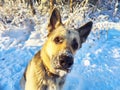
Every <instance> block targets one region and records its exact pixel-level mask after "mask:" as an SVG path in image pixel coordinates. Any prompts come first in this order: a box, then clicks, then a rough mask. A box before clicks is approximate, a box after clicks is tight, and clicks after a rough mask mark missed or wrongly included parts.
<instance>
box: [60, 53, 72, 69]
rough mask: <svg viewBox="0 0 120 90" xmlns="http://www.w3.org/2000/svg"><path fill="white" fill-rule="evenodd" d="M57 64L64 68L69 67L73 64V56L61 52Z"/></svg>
mask: <svg viewBox="0 0 120 90" xmlns="http://www.w3.org/2000/svg"><path fill="white" fill-rule="evenodd" d="M59 64H60V66H61V67H62V68H64V69H67V68H70V67H71V66H72V65H73V57H72V56H71V55H70V56H67V55H64V54H63V55H61V56H60V59H59Z"/></svg>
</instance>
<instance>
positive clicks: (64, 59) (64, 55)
mask: <svg viewBox="0 0 120 90" xmlns="http://www.w3.org/2000/svg"><path fill="white" fill-rule="evenodd" d="M73 61H74V60H73V55H72V53H71V52H70V51H69V50H65V51H61V52H60V53H59V54H58V55H57V56H56V57H55V58H54V65H53V66H54V67H55V68H56V69H61V70H65V71H67V70H70V69H71V66H72V65H73Z"/></svg>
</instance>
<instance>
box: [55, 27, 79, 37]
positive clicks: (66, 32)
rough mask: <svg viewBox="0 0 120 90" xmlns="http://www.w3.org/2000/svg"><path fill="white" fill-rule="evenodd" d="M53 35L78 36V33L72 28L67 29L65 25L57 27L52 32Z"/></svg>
mask: <svg viewBox="0 0 120 90" xmlns="http://www.w3.org/2000/svg"><path fill="white" fill-rule="evenodd" d="M53 36H54V37H55V36H64V37H66V38H71V39H72V38H79V33H78V32H77V31H76V30H74V29H69V28H66V27H58V28H57V30H55V32H54V33H53Z"/></svg>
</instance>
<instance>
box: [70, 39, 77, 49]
mask: <svg viewBox="0 0 120 90" xmlns="http://www.w3.org/2000/svg"><path fill="white" fill-rule="evenodd" d="M71 46H72V48H73V49H74V50H76V49H77V48H78V43H77V40H76V39H75V38H74V39H73V41H72V44H71Z"/></svg>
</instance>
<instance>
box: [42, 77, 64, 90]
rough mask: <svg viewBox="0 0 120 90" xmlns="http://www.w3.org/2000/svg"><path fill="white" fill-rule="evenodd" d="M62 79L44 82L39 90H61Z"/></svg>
mask: <svg viewBox="0 0 120 90" xmlns="http://www.w3.org/2000/svg"><path fill="white" fill-rule="evenodd" d="M63 84H64V78H56V79H54V78H53V79H48V80H45V81H44V83H43V86H42V89H40V90H62V87H63Z"/></svg>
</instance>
